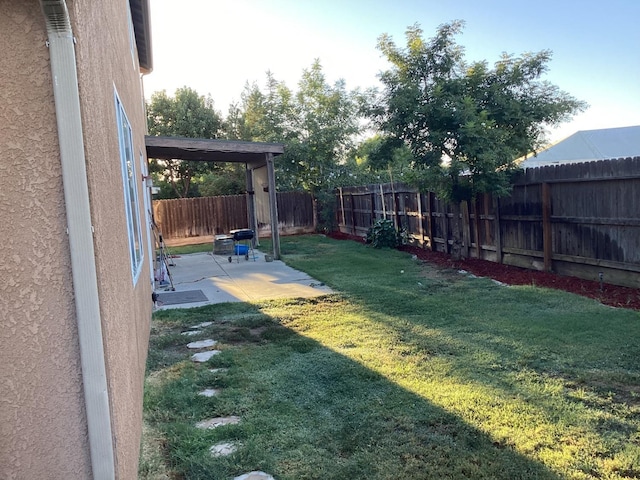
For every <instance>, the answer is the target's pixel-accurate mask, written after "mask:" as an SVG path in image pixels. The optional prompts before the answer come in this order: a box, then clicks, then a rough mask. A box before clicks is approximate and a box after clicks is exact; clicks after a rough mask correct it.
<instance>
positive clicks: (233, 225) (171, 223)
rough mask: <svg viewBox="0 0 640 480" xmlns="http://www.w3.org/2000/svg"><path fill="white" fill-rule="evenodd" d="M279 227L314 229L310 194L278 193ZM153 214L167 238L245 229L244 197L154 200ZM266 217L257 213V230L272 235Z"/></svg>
mask: <svg viewBox="0 0 640 480" xmlns="http://www.w3.org/2000/svg"><path fill="white" fill-rule="evenodd" d="M277 201H278V228H279V229H280V233H281V234H283V235H287V234H293V233H304V232H312V231H314V229H315V227H314V220H313V201H312V198H311V195H309V194H307V193H300V192H279V193H278V194H277ZM153 215H154V219H155V221H156V223H157V224H158V227H159V228H160V231H161V232H162V234H163V236H164V238H165V239H167V240H175V239H184V238H191V237H209V236H212V235H218V234H224V233H228V232H230V231H231V230H234V229H237V228H247V222H248V220H247V197H246V196H245V195H226V196H219V197H198V198H180V199H175V200H155V201H154V202H153ZM268 222H269V219H268V218H266V219H264V218H260V215H258V233H259V235H260V236H269V235H271V229H270V228H271V227H270V224H269V223H268Z"/></svg>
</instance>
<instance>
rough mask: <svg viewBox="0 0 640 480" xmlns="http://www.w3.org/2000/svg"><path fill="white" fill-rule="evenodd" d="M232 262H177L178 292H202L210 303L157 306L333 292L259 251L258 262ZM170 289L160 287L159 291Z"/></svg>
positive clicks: (200, 256)
mask: <svg viewBox="0 0 640 480" xmlns="http://www.w3.org/2000/svg"><path fill="white" fill-rule="evenodd" d="M237 260H238V259H237V258H236V257H235V256H234V257H232V261H231V262H229V261H228V256H227V255H213V254H212V253H194V254H190V255H182V256H180V257H178V258H175V259H174V263H175V266H173V267H170V269H171V275H172V277H173V285H174V287H175V291H176V292H180V291H190V290H201V291H202V292H203V293H204V295H205V296H206V298H207V300H206V301H201V302H194V303H186V304H185V303H181V304H179V305H159V304H158V305H157V306H158V308H160V309H169V308H190V307H199V306H202V305H209V304H213V303H224V302H255V301H260V300H271V299H277V298H300V297H302V298H310V297H317V296H320V295H326V294H328V293H332V290H331V289H330V288H329V287H327V286H325V285H323V284H321V283H320V282H319V281H317V280H315V279H313V278H312V277H310V276H308V275H307V274H306V273H302V272H300V271H298V270H294V269H293V268H291V267H288V266H287V265H285V264H284V262H282V261H279V260H275V261H271V262H267V261H265V256H264V254H263V253H261V252H258V251H256V252H255V261H254V260H253V259H252V258H251V256H250V258H249V260H245V258H244V257H243V256H240V257H239V261H237ZM164 288H166V287H160V288H156V292H157V293H160V292H162V291H164Z"/></svg>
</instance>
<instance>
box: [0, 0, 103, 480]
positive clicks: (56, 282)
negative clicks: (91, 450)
mask: <svg viewBox="0 0 640 480" xmlns="http://www.w3.org/2000/svg"><path fill="white" fill-rule="evenodd" d="M0 11H1V12H2V15H0V42H2V43H0V49H1V51H2V52H4V53H3V54H2V55H0V75H1V78H2V82H1V83H2V88H0V152H1V155H2V161H1V162H0V178H2V188H1V189H0V224H1V225H2V232H4V235H3V239H2V243H3V255H2V261H1V262H0V276H1V278H2V282H0V312H2V313H1V314H0V339H1V340H0V365H2V367H1V368H0V478H3V479H14V478H15V479H26V478H65V476H66V478H90V476H91V470H90V462H89V454H88V450H87V447H86V445H87V429H86V423H85V413H84V399H83V393H82V377H81V374H80V358H79V353H78V351H79V347H78V340H77V326H76V321H75V316H74V311H75V308H74V304H73V296H72V292H73V291H72V285H71V274H70V268H69V263H70V259H69V250H68V249H69V246H68V243H67V242H66V233H65V228H66V219H65V208H64V198H63V194H62V190H61V188H62V180H61V177H60V158H59V153H58V144H57V131H56V119H55V112H54V106H53V97H52V95H53V94H52V88H51V71H50V67H49V52H48V50H47V47H46V45H45V40H46V38H47V36H46V31H45V26H44V20H43V17H42V12H41V11H40V6H39V3H38V2H36V1H25V2H14V1H4V0H0ZM7 52H11V53H12V54H11V55H8V54H7ZM61 446H63V448H60V447H61Z"/></svg>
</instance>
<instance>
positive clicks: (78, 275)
mask: <svg viewBox="0 0 640 480" xmlns="http://www.w3.org/2000/svg"><path fill="white" fill-rule="evenodd" d="M40 5H41V7H42V12H43V14H44V18H45V22H46V25H47V34H48V46H49V55H50V62H51V76H52V80H53V96H54V101H55V109H56V120H57V126H58V140H59V144H60V163H61V169H62V182H63V187H64V199H65V205H66V216H67V232H68V236H69V248H70V250H71V273H72V278H73V292H74V300H75V308H76V318H77V322H78V338H79V343H80V362H81V365H82V383H83V389H84V400H85V408H86V415H87V428H88V435H89V438H88V441H89V451H90V455H91V468H92V472H93V479H94V480H103V479H109V480H111V479H113V478H115V466H114V454H113V441H112V435H111V414H110V409H109V395H108V389H107V376H106V368H105V360H104V346H103V342H102V325H101V318H100V304H99V296H98V281H97V275H96V264H95V255H94V249H93V226H92V225H91V211H90V208H89V188H88V185H87V172H86V165H85V155H84V139H83V135H82V119H81V116H80V95H79V91H78V74H77V70H76V57H75V47H74V41H75V39H74V37H73V32H72V30H71V21H70V18H69V11H68V10H67V5H66V3H65V0H40Z"/></svg>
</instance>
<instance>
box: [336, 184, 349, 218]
mask: <svg viewBox="0 0 640 480" xmlns="http://www.w3.org/2000/svg"><path fill="white" fill-rule="evenodd" d="M338 191H339V192H340V211H341V212H342V225H343V226H345V227H346V226H347V219H346V218H345V216H344V198H343V196H342V187H338Z"/></svg>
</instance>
